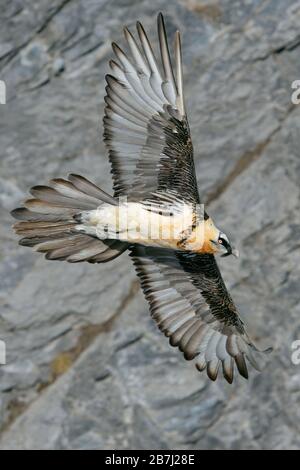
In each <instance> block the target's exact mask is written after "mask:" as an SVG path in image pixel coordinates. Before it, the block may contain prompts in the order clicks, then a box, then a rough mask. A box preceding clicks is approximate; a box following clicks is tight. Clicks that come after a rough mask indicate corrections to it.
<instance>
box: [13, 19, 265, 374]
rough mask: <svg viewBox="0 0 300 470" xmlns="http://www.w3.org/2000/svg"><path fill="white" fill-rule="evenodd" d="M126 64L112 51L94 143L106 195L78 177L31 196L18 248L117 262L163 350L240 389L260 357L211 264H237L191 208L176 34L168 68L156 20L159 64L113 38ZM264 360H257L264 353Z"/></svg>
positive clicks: (143, 46) (145, 49)
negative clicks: (123, 257) (135, 286)
mask: <svg viewBox="0 0 300 470" xmlns="http://www.w3.org/2000/svg"><path fill="white" fill-rule="evenodd" d="M124 34H125V39H126V42H127V46H128V50H129V54H128V53H125V52H124V51H123V50H122V49H121V48H120V47H119V46H118V45H117V44H115V43H113V44H112V47H113V51H114V53H115V60H111V61H110V68H111V73H110V74H108V75H107V77H106V81H107V86H106V97H105V103H106V107H105V116H104V140H105V143H106V146H107V149H108V153H109V160H110V163H111V167H112V176H113V189H114V195H113V196H110V195H109V194H107V193H105V192H104V191H102V190H101V189H100V188H98V187H97V186H96V185H95V184H94V183H91V182H90V181H88V180H87V179H86V178H84V177H83V176H79V175H74V174H71V175H69V177H68V179H62V178H57V179H53V180H51V181H50V182H49V185H48V186H34V187H33V188H31V190H30V193H31V195H32V198H30V199H27V200H26V201H25V202H24V205H23V207H21V208H18V209H15V210H14V211H12V215H13V216H14V217H15V218H16V219H18V220H19V221H18V222H17V223H16V224H15V225H14V229H15V231H16V233H17V234H18V235H20V236H21V237H22V238H21V239H20V241H19V243H20V244H21V245H24V246H30V247H33V248H34V249H35V250H36V251H38V252H42V253H45V254H46V258H47V259H50V260H66V261H68V262H72V263H76V262H80V261H88V262H89V263H103V262H107V261H110V260H112V259H114V258H116V257H117V256H119V255H120V254H122V253H123V252H125V251H127V250H128V251H129V253H130V256H131V258H132V260H133V263H134V266H135V268H136V272H137V275H138V277H139V278H140V282H141V287H142V289H143V292H144V294H145V297H146V299H147V301H148V303H149V307H150V312H151V315H152V317H153V319H154V320H155V322H156V323H157V325H158V327H159V329H160V330H161V331H162V332H163V333H164V334H165V336H167V337H168V338H169V341H170V344H171V345H172V346H176V347H178V348H179V349H180V351H182V352H183V354H184V357H185V358H186V359H187V360H193V361H194V362H195V365H196V367H197V369H198V370H199V371H204V370H206V372H207V375H208V376H209V378H210V379H211V380H216V378H217V376H218V373H219V371H220V370H221V371H222V373H223V376H224V377H225V379H226V380H227V381H228V382H229V383H232V381H233V377H234V370H237V371H238V372H239V373H240V374H241V375H242V376H243V377H245V378H248V366H249V363H250V364H251V365H252V366H253V367H254V368H255V369H257V370H260V368H261V357H262V356H263V352H261V351H259V350H258V349H257V348H256V346H255V345H254V343H253V342H252V340H251V339H250V337H249V336H248V334H247V332H246V329H245V325H244V323H243V321H242V320H241V318H240V316H239V313H238V310H237V308H236V306H235V304H234V302H233V300H232V298H231V296H230V294H229V293H228V291H227V289H226V286H225V284H224V281H223V279H222V276H221V273H220V270H219V268H218V266H217V263H216V259H215V255H216V254H218V253H223V254H222V256H228V255H230V254H234V255H237V252H236V250H234V249H233V248H232V247H231V244H230V242H229V239H228V237H227V236H226V235H225V234H224V233H222V232H221V231H220V230H219V229H218V228H217V227H216V225H215V224H214V222H213V220H212V219H211V217H210V216H209V215H208V213H207V212H206V211H205V210H204V209H203V207H202V206H201V204H200V202H201V201H200V197H199V193H198V187H197V180H196V174H195V167H194V158H193V145H192V139H191V134H190V129H189V124H188V119H187V114H186V108H185V103H184V94H183V71H182V55H181V40H180V33H179V32H176V35H175V48H174V59H175V66H174V68H173V66H172V62H171V58H170V52H169V46H168V41H167V35H166V30H165V25H164V19H163V16H162V14H159V15H158V39H159V47H160V53H159V60H157V56H156V55H155V54H154V51H153V49H152V46H151V44H150V42H149V40H148V37H147V34H146V32H145V30H144V28H143V26H142V25H141V24H140V23H139V22H138V23H137V34H136V35H135V36H134V35H133V34H132V33H131V32H130V31H129V30H128V29H127V28H125V29H124ZM264 352H268V351H264Z"/></svg>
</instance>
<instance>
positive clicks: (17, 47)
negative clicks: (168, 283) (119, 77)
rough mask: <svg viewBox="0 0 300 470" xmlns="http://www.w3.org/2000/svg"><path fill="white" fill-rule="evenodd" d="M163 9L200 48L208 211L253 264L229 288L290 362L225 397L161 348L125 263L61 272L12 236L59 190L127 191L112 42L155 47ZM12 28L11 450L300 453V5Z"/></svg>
mask: <svg viewBox="0 0 300 470" xmlns="http://www.w3.org/2000/svg"><path fill="white" fill-rule="evenodd" d="M50 5H51V6H50ZM160 10H161V11H163V12H164V13H165V15H166V21H167V29H168V33H169V34H172V33H174V31H175V29H177V28H180V30H181V31H182V34H183V54H184V72H185V90H186V101H187V108H188V110H189V120H190V124H191V129H192V135H193V142H194V147H195V160H196V167H197V172H198V181H199V187H200V190H201V193H202V194H203V199H204V201H205V202H206V203H207V204H208V205H209V211H210V213H211V214H212V215H213V217H214V218H215V219H216V220H217V221H218V225H219V226H221V227H223V228H224V231H226V232H228V233H229V234H231V238H233V239H234V241H235V244H236V245H238V246H239V248H240V252H241V257H240V259H239V260H238V261H237V260H234V259H232V258H229V259H225V260H222V261H221V262H220V264H221V269H222V272H223V273H224V277H225V280H226V281H227V283H228V286H229V287H230V288H231V292H232V294H233V297H234V299H235V300H236V302H237V304H238V306H239V307H240V311H241V313H242V315H243V318H244V320H245V321H246V323H247V324H248V326H249V329H250V331H251V333H252V335H253V336H254V337H255V338H256V340H257V342H258V343H260V344H261V345H262V346H270V345H273V346H274V348H275V352H274V354H273V355H272V356H271V358H270V361H269V363H268V366H267V368H266V369H265V371H264V372H263V373H262V374H257V373H255V372H254V371H252V374H251V378H250V380H249V382H246V381H244V380H243V379H240V378H238V379H236V381H235V383H234V385H233V386H229V385H227V384H226V383H224V382H223V381H218V382H217V383H210V382H209V381H208V379H207V377H206V376H204V375H200V374H199V373H197V371H196V370H195V369H194V367H193V365H192V364H189V363H187V362H185V361H184V359H183V358H182V357H181V355H180V354H179V353H178V352H177V351H176V350H175V349H173V348H171V347H170V346H169V345H168V342H167V341H166V339H165V338H164V337H163V336H162V335H161V334H160V333H159V332H158V331H156V327H155V325H154V324H153V323H152V320H151V319H150V317H149V313H148V307H147V305H146V302H145V301H144V299H143V297H142V294H141V292H140V290H139V287H138V283H137V280H136V277H135V273H134V270H133V267H132V265H131V263H130V260H129V259H128V257H127V255H126V254H125V255H123V256H122V257H120V258H119V259H117V260H115V261H114V262H112V263H111V264H108V265H105V266H101V265H95V266H91V265H88V264H86V265H85V264H79V265H74V266H73V265H68V264H67V263H58V262H48V261H45V260H44V259H43V258H42V257H41V256H39V255H37V254H34V253H32V252H30V250H27V249H25V248H22V247H19V246H18V245H17V243H16V238H15V237H14V235H13V233H12V230H11V223H12V220H11V218H10V215H9V210H10V209H12V208H14V207H16V205H18V204H19V202H20V201H21V199H22V198H23V196H24V193H25V191H26V190H27V189H28V187H30V186H32V185H34V184H43V183H46V182H47V180H48V179H50V178H51V177H55V176H65V175H66V174H67V173H68V172H71V171H72V172H77V173H81V174H83V175H85V176H87V177H89V178H91V179H92V180H94V181H95V182H96V183H98V184H99V185H100V186H101V187H103V188H104V189H106V190H107V191H110V190H111V179H110V175H109V172H110V168H109V164H108V160H107V155H106V152H105V148H104V145H103V143H102V136H101V134H102V124H101V117H102V114H103V97H104V93H105V90H104V87H105V83H104V75H105V73H106V72H107V71H108V67H107V62H108V59H109V58H110V57H111V50H110V42H111V40H112V39H114V40H117V41H122V40H123V39H122V26H123V25H124V24H126V25H129V26H131V27H132V26H133V25H134V23H135V21H136V20H137V19H139V20H141V21H142V22H143V23H144V25H145V28H146V29H147V30H148V32H149V35H150V37H151V38H153V40H154V41H155V42H156V19H155V18H156V14H157V12H158V11H160ZM0 17H1V29H0V79H1V80H5V82H6V84H7V104H6V105H0V128H1V133H0V142H1V159H0V217H1V224H0V240H1V245H0V257H1V258H0V259H1V264H0V279H1V283H0V338H1V339H2V340H5V342H6V344H7V359H8V364H7V365H6V366H4V367H3V366H2V367H1V368H0V391H1V410H2V414H1V424H2V434H1V438H0V447H1V448H2V449H7V448H13V449H21V448H25V449H36V448H42V449H70V448H74V449H85V448H103V449H112V448H118V449H132V448H138V449H145V448H146V449H149V448H150V449H161V448H165V449H168V448H170V449H171V448H176V449H178V448H187V449H202V448H211V449H218V448H225V449H239V448H243V449H262V448H267V449H270V448H276V449H287V448H299V446H300V439H299V423H300V406H299V404H300V366H295V365H293V364H292V361H291V354H292V348H291V345H292V342H293V341H294V340H296V339H300V290H299V276H300V242H299V240H300V185H299V181H300V150H299V148H300V145H299V141H300V106H296V105H293V104H292V103H291V93H292V89H291V83H292V82H293V81H294V80H296V79H300V29H299V24H300V2H299V1H296V0H286V1H284V2H283V1H280V0H252V1H246V0H243V1H240V0H222V1H221V0H220V1H217V0H216V1H204V0H203V1H200V0H199V1H198V0H181V1H173V2H167V1H164V0H151V2H149V1H148V0H109V1H104V0H97V1H93V0H53V1H52V2H50V3H49V2H48V1H47V0H41V1H39V2H35V1H33V0H26V1H22V2H21V1H19V0H13V1H8V0H7V1H4V2H3V1H2V2H1V11H0Z"/></svg>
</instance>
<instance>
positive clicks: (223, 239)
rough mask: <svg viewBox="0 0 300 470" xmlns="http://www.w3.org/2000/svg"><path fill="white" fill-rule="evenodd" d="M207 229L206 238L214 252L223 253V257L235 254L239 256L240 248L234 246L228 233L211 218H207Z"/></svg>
mask: <svg viewBox="0 0 300 470" xmlns="http://www.w3.org/2000/svg"><path fill="white" fill-rule="evenodd" d="M205 231H206V236H205V238H206V240H207V241H208V243H209V247H210V248H211V251H212V252H213V253H216V254H217V253H218V254H221V256H222V257H225V256H230V255H233V256H235V257H236V258H238V256H239V252H238V250H237V249H236V248H233V247H232V245H231V243H230V241H229V238H228V237H227V235H226V234H225V233H223V232H221V231H220V230H219V229H218V228H217V227H216V226H215V225H214V223H213V221H212V220H211V219H210V218H209V219H208V220H207V224H206V230H205Z"/></svg>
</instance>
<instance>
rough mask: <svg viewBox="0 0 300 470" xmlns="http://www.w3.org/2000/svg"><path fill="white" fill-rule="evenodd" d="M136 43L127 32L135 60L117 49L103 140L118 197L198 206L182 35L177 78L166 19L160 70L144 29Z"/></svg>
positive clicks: (140, 29)
mask: <svg viewBox="0 0 300 470" xmlns="http://www.w3.org/2000/svg"><path fill="white" fill-rule="evenodd" d="M137 30H138V35H139V42H140V44H139V45H138V43H137V41H136V40H135V38H134V37H133V35H132V34H131V33H130V31H129V30H128V29H125V31H124V32H125V38H126V40H127V43H128V46H129V49H130V52H131V56H132V58H131V59H129V57H128V56H127V55H126V54H125V53H124V52H123V51H122V50H121V49H120V47H119V46H117V45H116V44H113V50H114V52H115V55H116V58H117V62H115V61H111V62H110V67H111V69H112V75H108V76H107V77H106V79H107V87H106V92H107V96H106V97H105V102H106V108H105V117H104V139H105V142H106V145H107V147H108V150H109V158H110V161H111V164H112V173H113V180H114V191H115V196H125V195H126V196H127V197H128V199H129V200H138V201H140V200H145V199H151V198H153V193H155V196H154V198H156V199H157V198H158V199H159V197H160V194H162V193H166V192H167V193H168V194H170V195H172V197H173V198H174V199H179V200H185V201H187V202H192V203H199V202H200V201H199V195H198V189H197V182H196V177H195V169H194V160H193V146H192V141H191V136H190V130H189V126H188V121H187V117H186V112H185V108H184V98H183V89H182V61H181V44H180V35H179V33H178V32H177V33H176V37H175V63H176V67H175V74H174V72H173V68H172V65H171V59H170V54H169V48H168V42H167V37H166V31H165V26H164V21H163V17H162V15H161V14H160V15H159V16H158V36H159V43H160V59H161V63H162V69H163V73H162V72H161V71H160V69H159V66H158V64H157V61H156V58H155V56H154V53H153V50H152V47H151V45H150V43H149V40H148V38H147V35H146V33H145V31H144V28H143V27H142V25H141V24H140V23H138V24H137Z"/></svg>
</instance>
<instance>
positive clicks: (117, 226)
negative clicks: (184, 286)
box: [76, 200, 220, 253]
mask: <svg viewBox="0 0 300 470" xmlns="http://www.w3.org/2000/svg"><path fill="white" fill-rule="evenodd" d="M195 215H196V212H195V210H194V207H193V206H192V205H191V204H185V203H180V202H178V203H177V204H176V205H159V206H157V205H153V204H144V203H140V202H124V201H122V200H121V201H120V202H119V203H118V204H117V205H111V204H102V205H101V206H99V207H98V208H97V209H95V210H92V211H87V212H83V213H81V214H80V222H81V224H80V225H78V226H77V227H76V229H77V230H78V231H79V232H81V233H86V234H89V235H92V236H94V237H98V238H99V239H100V240H105V239H108V238H109V239H118V240H121V241H123V242H128V243H139V244H142V245H145V246H152V247H160V248H171V249H173V250H182V251H191V252H194V253H216V252H217V251H218V248H217V246H216V245H212V244H211V242H210V240H211V239H216V238H217V237H218V235H219V233H220V231H219V230H218V229H217V228H216V227H215V225H214V223H213V222H212V220H211V219H210V218H208V219H206V220H204V218H201V219H200V220H198V221H196V220H195Z"/></svg>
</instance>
